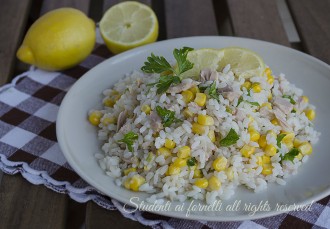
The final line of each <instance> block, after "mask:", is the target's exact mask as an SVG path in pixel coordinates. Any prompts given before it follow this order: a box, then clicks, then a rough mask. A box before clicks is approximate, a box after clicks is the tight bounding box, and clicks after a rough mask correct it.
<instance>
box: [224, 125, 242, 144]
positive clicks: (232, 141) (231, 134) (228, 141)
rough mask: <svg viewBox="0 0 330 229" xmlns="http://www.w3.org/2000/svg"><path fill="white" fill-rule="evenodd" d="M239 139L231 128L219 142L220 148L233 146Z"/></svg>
mask: <svg viewBox="0 0 330 229" xmlns="http://www.w3.org/2000/svg"><path fill="white" fill-rule="evenodd" d="M238 139H239V135H238V134H237V133H236V132H235V130H234V129H233V128H231V129H230V131H229V132H228V134H227V136H226V137H225V138H224V139H221V140H220V146H231V145H233V144H235V143H236V142H237V141H238Z"/></svg>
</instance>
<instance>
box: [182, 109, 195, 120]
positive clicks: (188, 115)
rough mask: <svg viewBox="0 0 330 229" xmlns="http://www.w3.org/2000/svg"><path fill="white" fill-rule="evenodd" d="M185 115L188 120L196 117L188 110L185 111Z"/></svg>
mask: <svg viewBox="0 0 330 229" xmlns="http://www.w3.org/2000/svg"><path fill="white" fill-rule="evenodd" d="M183 115H184V117H186V118H191V117H193V116H194V113H192V112H191V111H190V110H189V109H188V108H186V109H184V110H183Z"/></svg>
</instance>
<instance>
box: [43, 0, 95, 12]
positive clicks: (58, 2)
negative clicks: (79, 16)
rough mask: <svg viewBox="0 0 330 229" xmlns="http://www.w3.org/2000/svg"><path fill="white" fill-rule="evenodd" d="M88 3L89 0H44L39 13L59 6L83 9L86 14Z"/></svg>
mask: <svg viewBox="0 0 330 229" xmlns="http://www.w3.org/2000/svg"><path fill="white" fill-rule="evenodd" d="M89 5H90V0H44V1H43V5H42V7H41V12H40V15H43V14H45V13H47V12H48V11H51V10H54V9H57V8H61V7H72V8H76V9H79V10H81V11H83V12H84V13H85V14H88V11H89Z"/></svg>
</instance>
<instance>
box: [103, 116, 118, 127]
mask: <svg viewBox="0 0 330 229" xmlns="http://www.w3.org/2000/svg"><path fill="white" fill-rule="evenodd" d="M116 121H117V119H116V118H115V117H105V118H103V119H102V124H103V125H105V126H107V125H109V124H114V123H116Z"/></svg>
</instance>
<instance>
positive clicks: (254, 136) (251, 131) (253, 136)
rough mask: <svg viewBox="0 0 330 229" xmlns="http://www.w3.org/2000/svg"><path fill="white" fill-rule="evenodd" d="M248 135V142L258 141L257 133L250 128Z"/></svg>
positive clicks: (258, 135)
mask: <svg viewBox="0 0 330 229" xmlns="http://www.w3.org/2000/svg"><path fill="white" fill-rule="evenodd" d="M249 134H250V140H251V141H253V142H256V141H258V140H259V139H260V134H259V132H258V131H256V130H254V129H252V128H250V129H249Z"/></svg>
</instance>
